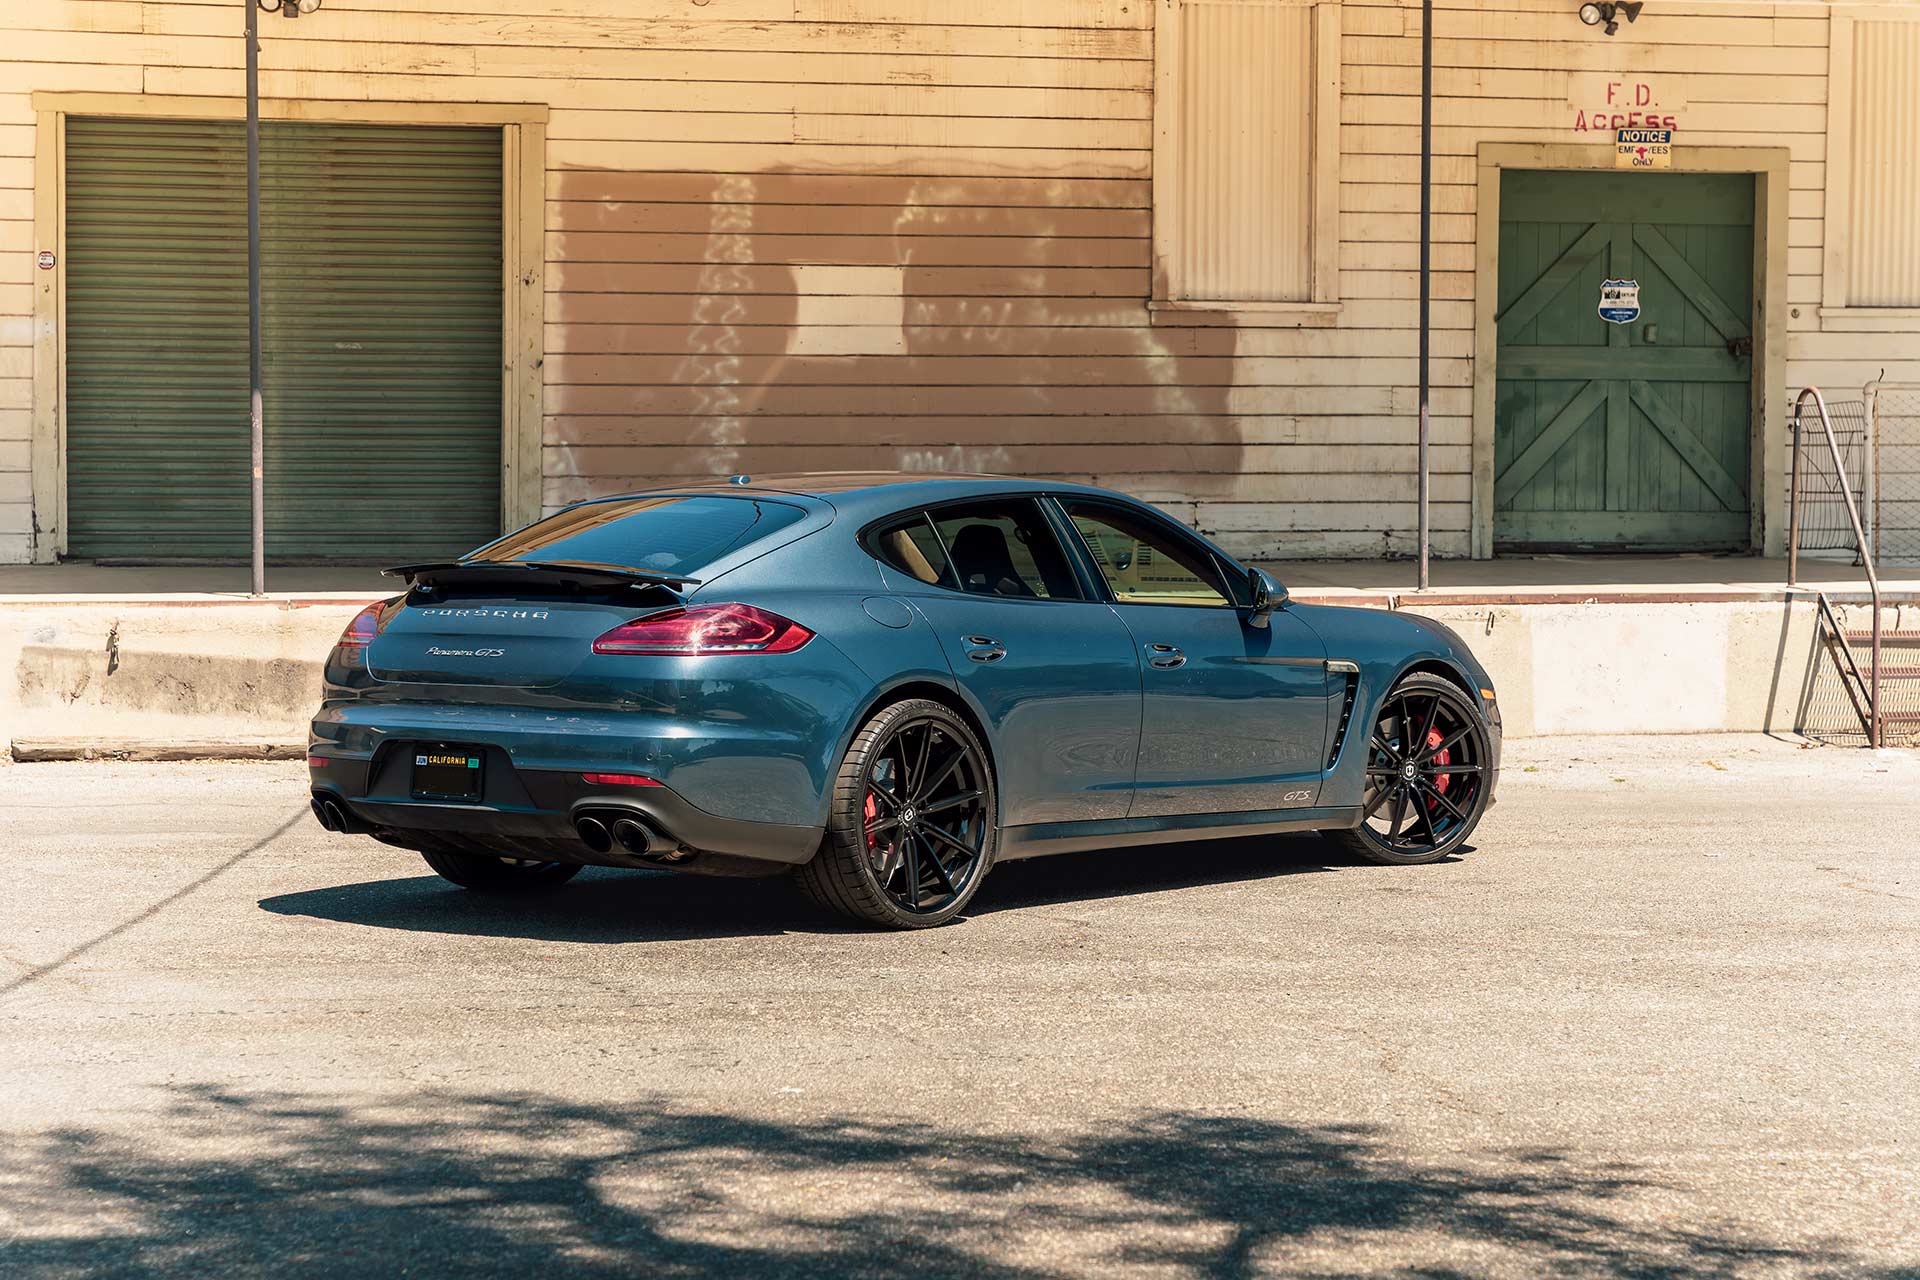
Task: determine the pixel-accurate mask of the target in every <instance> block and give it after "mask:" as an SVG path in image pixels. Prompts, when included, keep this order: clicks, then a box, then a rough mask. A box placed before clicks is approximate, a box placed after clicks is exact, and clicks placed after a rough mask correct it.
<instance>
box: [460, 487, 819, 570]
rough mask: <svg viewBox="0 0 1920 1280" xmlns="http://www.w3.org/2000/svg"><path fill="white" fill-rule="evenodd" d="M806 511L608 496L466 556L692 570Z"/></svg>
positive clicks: (776, 505) (737, 502)
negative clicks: (605, 499)
mask: <svg viewBox="0 0 1920 1280" xmlns="http://www.w3.org/2000/svg"><path fill="white" fill-rule="evenodd" d="M805 514H806V512H805V510H803V509H802V508H800V507H796V506H794V505H793V504H791V503H786V502H769V501H767V500H766V499H764V498H744V497H743V498H723V497H709V496H705V495H702V496H698V497H679V498H675V497H661V498H611V499H608V500H607V501H605V502H589V503H585V504H583V505H581V506H578V507H571V508H569V509H567V510H565V511H562V512H559V513H557V514H555V515H551V516H548V517H547V518H546V519H545V520H542V521H539V522H538V523H536V524H530V525H528V526H527V527H526V528H524V529H521V530H519V531H518V532H517V533H510V534H508V535H507V536H506V537H504V538H501V539H499V540H497V541H495V542H489V543H488V544H487V545H486V546H484V547H481V548H480V549H479V550H478V551H475V552H473V553H472V554H471V555H469V556H468V557H467V558H468V559H470V560H576V561H582V562H585V563H587V564H611V565H618V566H620V567H621V568H625V569H652V570H654V571H656V572H659V573H691V572H693V571H694V570H696V569H701V568H704V567H705V566H707V565H709V564H712V563H713V562H714V561H716V560H718V559H720V558H721V557H722V556H725V555H727V554H729V553H731V552H734V551H738V550H739V549H740V548H742V547H744V546H747V545H748V544H750V543H753V542H757V541H759V540H760V539H761V538H764V537H766V536H768V535H769V534H772V533H777V532H779V531H780V530H781V529H784V528H786V527H787V526H788V525H790V524H792V523H793V522H794V521H796V520H798V519H800V517H802V516H803V515H805Z"/></svg>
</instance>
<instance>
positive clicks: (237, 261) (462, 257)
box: [65, 119, 501, 563]
mask: <svg viewBox="0 0 1920 1280" xmlns="http://www.w3.org/2000/svg"><path fill="white" fill-rule="evenodd" d="M245 146H246V135H245V131H244V129H243V127H242V126H241V125H240V124H238V123H229V122H225V121H164V120H107V119H71V120H69V121H68V125H67V161H66V167H67V174H66V177H67V243H66V263H65V268H66V288H67V304H66V332H67V397H68V398H67V511H68V534H67V550H68V554H69V555H72V556H75V557H79V558H98V559H109V558H113V559H129V560H169V559H215V560H221V559H230V560H239V559H244V558H245V557H246V555H247V554H248V545H249V531H250V522H251V516H250V507H249V502H248V431H247V235H246V151H245ZM500 147H501V139H500V133H499V131H498V130H490V129H456V128H430V127H411V126H385V125H326V124H304V123H282V122H268V123H267V124H266V125H264V126H263V128H262V137H261V188H262V201H261V208H262V242H263V243H262V263H263V274H264V293H265V329H264V345H265V360H266V420H267V435H266V451H267V470H266V502H267V513H266V528H267V554H268V555H269V557H271V558H273V559H275V560H279V561H283V562H284V561H315V560H336V561H349V562H358V563H366V562H383V561H393V560H405V559H413V558H418V557H432V556H438V555H444V554H448V553H454V552H459V551H464V550H467V549H469V548H471V547H474V546H476V545H478V544H479V543H481V542H483V541H485V540H486V539H488V538H490V537H492V536H493V535H495V534H496V533H498V532H499V528H500V516H499V511H500V381H501V380H500V313H501V248H500V224H501V203H500V201H501V180H500V175H501V154H500Z"/></svg>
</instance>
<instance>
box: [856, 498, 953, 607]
mask: <svg viewBox="0 0 1920 1280" xmlns="http://www.w3.org/2000/svg"><path fill="white" fill-rule="evenodd" d="M873 546H874V549H875V550H876V551H878V552H879V553H880V558H881V559H882V560H885V561H886V562H887V563H888V564H890V565H892V566H893V567H894V568H896V569H898V570H899V571H900V572H901V573H904V574H906V575H907V576H908V577H909V578H913V579H916V580H917V581H920V582H924V583H926V584H927V585H928V586H930V587H945V588H947V589H948V590H949V591H951V590H956V589H957V588H956V586H955V583H954V580H953V570H952V567H951V566H950V564H949V563H948V561H947V549H946V548H945V547H944V546H942V545H941V544H940V535H939V534H937V533H935V532H934V531H933V524H932V522H930V521H929V520H928V519H927V517H926V516H925V515H917V516H915V517H914V518H913V519H912V520H910V521H908V522H907V523H905V524H902V525H896V526H894V527H893V528H891V529H888V530H886V531H885V532H883V533H880V534H877V535H875V537H874V539H873Z"/></svg>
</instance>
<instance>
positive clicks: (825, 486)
mask: <svg viewBox="0 0 1920 1280" xmlns="http://www.w3.org/2000/svg"><path fill="white" fill-rule="evenodd" d="M645 492H646V493H647V494H652V495H662V494H670V493H711V494H722V493H724V494H728V495H731V496H739V497H748V496H755V495H758V496H763V497H783V496H784V497H803V498H816V499H818V500H820V501H822V502H825V503H827V504H829V505H830V506H832V507H833V508H834V509H835V510H838V511H841V512H844V513H846V514H847V515H849V516H854V517H857V518H859V519H863V520H864V519H870V518H873V517H875V516H880V515H885V514H887V513H888V512H892V511H902V510H906V509H908V508H911V507H915V506H922V505H926V504H929V503H935V502H947V501H951V500H953V499H956V498H971V497H976V496H988V495H992V494H998V493H1085V494H1090V495H1100V496H1103V497H1120V496H1122V495H1119V494H1114V493H1111V492H1110V491H1108V490H1105V489H1099V488H1095V487H1094V486H1092V485H1083V484H1072V483H1067V482H1056V481H1041V480H1027V479H1022V478H1020V477H1018V476H999V475H992V474H989V473H985V472H954V471H794V472H782V473H779V474H773V475H754V476H735V477H733V478H731V479H724V480H723V479H712V480H706V479H702V480H695V481H691V482H689V483H685V484H677V485H671V486H664V485H663V486H660V487H658V488H654V489H648V490H646V491H645ZM619 496H622V497H632V496H636V495H631V494H624V495H619ZM602 500H603V501H604V499H602Z"/></svg>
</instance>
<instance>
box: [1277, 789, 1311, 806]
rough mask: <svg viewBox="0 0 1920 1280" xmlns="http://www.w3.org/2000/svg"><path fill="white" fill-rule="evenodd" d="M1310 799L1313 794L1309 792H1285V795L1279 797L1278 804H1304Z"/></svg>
mask: <svg viewBox="0 0 1920 1280" xmlns="http://www.w3.org/2000/svg"><path fill="white" fill-rule="evenodd" d="M1311 799H1313V792H1311V791H1289V792H1287V794H1285V795H1283V796H1281V797H1280V803H1281V804H1305V803H1306V802H1307V801H1309V800H1311Z"/></svg>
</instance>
